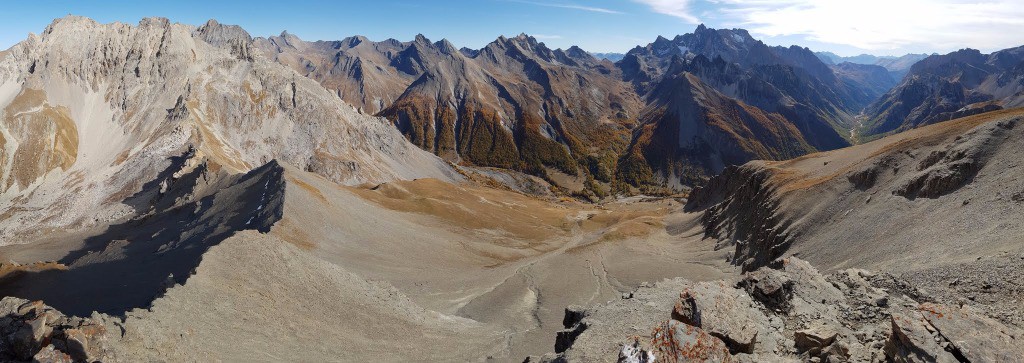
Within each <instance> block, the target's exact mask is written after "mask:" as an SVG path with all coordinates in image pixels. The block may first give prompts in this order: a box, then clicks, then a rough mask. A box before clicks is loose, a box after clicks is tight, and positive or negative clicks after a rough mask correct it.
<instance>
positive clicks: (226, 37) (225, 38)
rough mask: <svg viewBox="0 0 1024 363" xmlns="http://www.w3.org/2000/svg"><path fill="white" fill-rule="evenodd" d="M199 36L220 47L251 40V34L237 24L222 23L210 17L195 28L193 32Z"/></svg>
mask: <svg viewBox="0 0 1024 363" xmlns="http://www.w3.org/2000/svg"><path fill="white" fill-rule="evenodd" d="M195 34H196V35H197V36H198V37H199V38H202V39H203V40H205V41H206V42H207V43H210V44H212V45H215V46H218V47H221V46H224V45H226V44H243V43H250V42H252V36H251V35H249V32H247V31H245V29H242V27H240V26H238V25H224V24H221V23H219V22H217V20H214V19H210V20H208V21H207V22H206V24H203V25H202V26H200V27H199V28H197V29H196V33H195Z"/></svg>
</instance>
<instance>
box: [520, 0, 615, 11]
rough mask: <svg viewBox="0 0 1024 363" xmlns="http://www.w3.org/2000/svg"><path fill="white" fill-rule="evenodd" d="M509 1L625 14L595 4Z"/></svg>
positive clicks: (524, 0)
mask: <svg viewBox="0 0 1024 363" xmlns="http://www.w3.org/2000/svg"><path fill="white" fill-rule="evenodd" d="M508 1H511V2H514V3H520V4H529V5H536V6H546V7H549V8H560V9H572V10H582V11H589V12H594V13H604V14H623V13H622V12H621V11H617V10H612V9H606V8H599V7H594V6H586V5H578V4H571V3H548V2H539V1H526V0H508Z"/></svg>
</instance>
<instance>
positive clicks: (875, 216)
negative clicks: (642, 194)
mask: <svg viewBox="0 0 1024 363" xmlns="http://www.w3.org/2000/svg"><path fill="white" fill-rule="evenodd" d="M1021 114H1022V111H1020V110H1007V111H997V112H993V113H988V114H982V115H977V116H972V117H966V118H962V119H958V120H955V121H950V122H947V123H943V124H939V125H933V126H929V127H926V128H921V129H918V130H914V131H913V132H908V133H903V134H899V135H894V136H890V137H887V138H883V139H880V140H877V141H874V142H871V143H867V144H863V145H858V146H854V147H852V148H848V149H843V150H837V151H832V152H827V153H818V154H811V155H808V156H804V157H800V158H797V159H793V160H790V161H785V162H760V161H758V162H751V163H747V164H745V165H743V166H740V167H733V168H728V169H726V170H725V171H724V172H723V173H722V174H720V175H719V176H716V177H714V178H712V179H711V180H710V181H709V182H708V183H706V184H705V185H704V186H702V187H699V188H696V189H695V190H694V191H693V192H692V193H691V195H690V198H689V200H688V202H687V205H686V210H688V211H692V212H699V213H701V223H702V225H703V227H704V235H705V237H708V238H713V239H715V240H716V241H717V243H718V246H719V248H726V247H728V248H735V253H734V254H733V257H732V263H733V264H735V265H738V266H742V268H743V270H744V271H751V270H754V269H756V268H758V267H761V266H764V265H766V264H767V263H769V262H771V261H773V260H774V259H776V258H779V257H782V256H784V255H787V254H789V255H791V254H801V256H805V257H806V258H807V259H808V260H810V261H812V262H814V263H816V264H821V265H824V266H827V267H828V268H833V266H835V267H843V266H846V267H849V266H858V267H860V266H865V267H872V266H879V267H891V268H893V269H895V270H899V271H910V270H916V269H918V268H925V267H928V268H931V267H935V266H927V264H924V263H921V262H920V260H915V259H914V258H913V257H911V256H931V258H932V260H930V261H932V262H933V263H960V262H968V261H967V260H968V259H971V258H982V257H984V256H990V255H996V254H1003V253H1011V254H1013V253H1018V252H1020V248H1021V246H1020V244H1019V233H1020V231H1021V228H1024V226H1021V224H1020V223H1018V222H1017V221H1015V220H1013V218H1012V217H1011V216H1013V215H1015V214H1016V213H1020V210H1021V209H1020V208H1021V203H1020V202H1019V201H1018V200H1017V199H1014V197H1013V196H1014V195H1017V194H1019V193H1021V192H1020V190H1019V189H1020V188H1019V187H1018V186H1019V184H1020V181H1021V180H1022V178H1024V175H1022V169H1021V168H1020V166H1019V163H1018V162H1017V161H1016V151H1014V150H1016V149H1017V148H1019V147H1020V145H1022V142H1024V141H1022V137H1024V136H1022V135H1024V134H1022V131H1021V128H1020V126H1019V124H1020V122H1021V120H1022V117H1021ZM994 211H999V212H998V213H996V212H994ZM921 221H930V223H929V224H930V225H932V226H933V227H923V226H922V225H921ZM936 221H942V222H941V223H937V222H936ZM931 223H934V224H931ZM988 223H995V224H997V225H1001V226H1003V227H1001V228H998V229H995V230H984V229H977V228H974V227H967V226H977V225H979V224H980V225H987V224H988ZM925 241H927V242H925ZM939 246H946V247H948V248H952V249H955V250H956V251H958V252H957V253H952V252H950V251H946V250H943V249H942V248H939ZM919 254H920V255H919ZM892 256H906V257H900V260H901V261H903V262H905V263H897V262H895V261H892V258H891V257H892Z"/></svg>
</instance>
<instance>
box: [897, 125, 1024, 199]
mask: <svg viewBox="0 0 1024 363" xmlns="http://www.w3.org/2000/svg"><path fill="white" fill-rule="evenodd" d="M1018 123H1020V120H1019V119H1010V120H1006V121H1000V122H995V123H993V124H991V125H986V127H983V128H979V129H976V130H972V131H971V132H970V133H967V134H964V135H962V136H960V137H958V138H957V139H956V141H955V142H954V143H952V144H950V145H949V146H948V147H946V148H945V149H943V150H936V151H932V152H931V153H930V154H929V155H928V156H927V157H925V158H924V160H922V161H921V163H920V164H919V165H918V170H919V171H920V172H919V173H917V174H916V175H913V176H911V177H910V179H909V180H907V181H906V182H904V184H903V185H902V186H900V187H899V188H898V189H896V190H895V191H893V194H896V195H900V196H903V197H906V198H908V199H913V198H916V197H924V198H937V197H940V196H942V195H945V194H948V193H950V192H952V191H955V190H957V189H959V188H960V187H962V186H963V185H965V184H967V183H968V182H970V180H971V179H972V178H974V176H975V175H976V174H977V173H978V171H980V170H981V168H982V167H984V166H985V163H986V162H987V161H988V159H989V157H990V155H991V153H992V151H993V150H995V149H996V148H998V147H999V146H1000V144H1002V143H1003V142H1004V141H1005V140H1006V138H1007V136H1008V135H1007V134H1008V131H1010V130H1012V129H1013V128H1014V127H1015V126H1016V125H1017V124H1018Z"/></svg>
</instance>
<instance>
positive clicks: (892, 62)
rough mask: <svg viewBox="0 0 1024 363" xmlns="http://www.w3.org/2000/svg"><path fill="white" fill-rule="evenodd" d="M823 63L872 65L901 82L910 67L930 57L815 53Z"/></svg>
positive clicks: (919, 55)
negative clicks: (882, 69) (886, 70)
mask: <svg viewBox="0 0 1024 363" xmlns="http://www.w3.org/2000/svg"><path fill="white" fill-rule="evenodd" d="M814 55H817V56H818V58H820V59H821V60H822V61H823V62H825V63H829V64H840V63H843V62H849V63H855V64H871V65H878V66H882V67H885V69H888V70H889V74H890V75H891V76H892V78H893V79H895V80H896V81H899V80H901V79H903V76H904V75H906V74H907V70H909V69H910V66H912V65H914V63H917V62H918V61H920V60H922V59H925V58H926V57H928V54H924V53H922V54H913V53H911V54H906V55H903V56H900V57H895V56H875V55H870V54H861V55H856V56H852V57H842V56H839V55H837V54H835V53H832V52H815V53H814Z"/></svg>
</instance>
